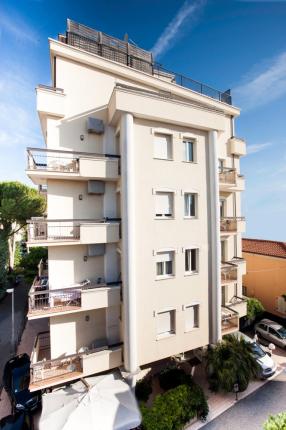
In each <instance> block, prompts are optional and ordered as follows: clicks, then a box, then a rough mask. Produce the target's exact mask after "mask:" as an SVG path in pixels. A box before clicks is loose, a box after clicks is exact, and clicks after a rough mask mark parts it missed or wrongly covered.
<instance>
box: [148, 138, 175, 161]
mask: <svg viewBox="0 0 286 430" xmlns="http://www.w3.org/2000/svg"><path fill="white" fill-rule="evenodd" d="M158 136H165V137H166V138H167V145H168V144H169V147H167V157H159V156H158V155H156V151H155V139H156V137H158ZM153 158H154V159H155V160H166V161H173V134H171V133H168V132H164V131H160V130H158V131H154V133H153Z"/></svg>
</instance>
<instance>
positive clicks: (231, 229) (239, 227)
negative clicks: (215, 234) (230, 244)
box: [220, 217, 245, 236]
mask: <svg viewBox="0 0 286 430" xmlns="http://www.w3.org/2000/svg"><path fill="white" fill-rule="evenodd" d="M244 231H245V218H244V217H223V218H221V219H220V234H221V236H231V235H234V234H237V233H243V232H244Z"/></svg>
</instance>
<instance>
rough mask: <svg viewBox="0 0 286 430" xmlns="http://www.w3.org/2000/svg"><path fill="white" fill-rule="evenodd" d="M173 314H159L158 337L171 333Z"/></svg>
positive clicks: (168, 312)
mask: <svg viewBox="0 0 286 430" xmlns="http://www.w3.org/2000/svg"><path fill="white" fill-rule="evenodd" d="M171 312H172V311H166V312H160V313H158V314H157V335H161V334H165V333H170V332H171V330H172V327H171V318H172V317H171Z"/></svg>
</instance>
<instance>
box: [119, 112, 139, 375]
mask: <svg viewBox="0 0 286 430" xmlns="http://www.w3.org/2000/svg"><path fill="white" fill-rule="evenodd" d="M120 146H121V178H122V189H121V193H122V199H121V213H122V254H121V255H122V279H123V301H124V367H125V369H126V371H127V372H129V373H130V374H131V375H130V380H131V381H132V380H134V378H132V375H134V373H136V371H137V370H138V358H137V311H136V307H137V303H136V276H135V268H136V261H135V258H136V245H135V241H136V229H135V201H136V196H135V147H134V138H133V116H132V114H130V113H123V114H122V116H121V125H120Z"/></svg>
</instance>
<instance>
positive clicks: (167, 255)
mask: <svg viewBox="0 0 286 430" xmlns="http://www.w3.org/2000/svg"><path fill="white" fill-rule="evenodd" d="M172 259H173V252H172V251H168V252H158V253H157V255H156V261H157V262H161V261H172Z"/></svg>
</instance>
